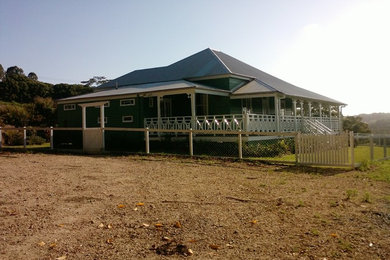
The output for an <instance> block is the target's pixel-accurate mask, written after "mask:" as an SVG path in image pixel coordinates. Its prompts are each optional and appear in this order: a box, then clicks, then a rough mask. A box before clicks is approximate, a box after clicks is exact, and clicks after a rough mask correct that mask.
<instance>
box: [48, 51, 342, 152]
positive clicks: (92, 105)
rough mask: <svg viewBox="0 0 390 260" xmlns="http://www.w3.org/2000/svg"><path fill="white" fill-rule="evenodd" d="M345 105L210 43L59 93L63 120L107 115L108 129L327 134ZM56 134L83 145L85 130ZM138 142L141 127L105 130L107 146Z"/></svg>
mask: <svg viewBox="0 0 390 260" xmlns="http://www.w3.org/2000/svg"><path fill="white" fill-rule="evenodd" d="M343 106H345V104H344V103H342V102H339V101H337V100H334V99H331V98H328V97H325V96H322V95H320V94H317V93H314V92H311V91H309V90H305V89H302V88H299V87H297V86H294V85H292V84H290V83H287V82H285V81H283V80H281V79H278V78H276V77H274V76H271V75H269V74H267V73H265V72H263V71H261V70H259V69H256V68H254V67H252V66H250V65H248V64H246V63H244V62H242V61H240V60H238V59H235V58H233V57H231V56H229V55H227V54H225V53H223V52H220V51H215V50H212V49H205V50H203V51H201V52H198V53H196V54H194V55H192V56H189V57H187V58H184V59H182V60H180V61H178V62H175V63H173V64H171V65H169V66H165V67H157V68H151V69H142V70H135V71H132V72H130V73H128V74H125V75H123V76H121V77H118V78H116V79H114V80H111V81H109V82H107V83H105V84H103V85H101V86H99V87H97V88H96V91H95V92H94V93H90V94H85V95H80V96H75V97H69V98H64V99H61V100H58V127H65V128H80V127H83V129H88V128H96V127H101V126H103V122H100V120H101V118H100V117H101V115H103V116H104V127H106V128H110V127H120V128H146V127H148V128H149V129H179V130H180V129H190V128H192V129H196V130H228V131H229V130H235V131H236V130H242V131H260V132H297V131H300V132H309V133H316V134H325V133H334V132H338V131H340V130H341V116H342V113H341V108H342V107H343ZM83 132H84V131H83ZM84 138H85V136H84ZM91 138H92V137H91ZM156 138H157V137H156ZM158 138H163V135H160V136H159V137H158ZM54 140H55V145H56V146H57V147H63V146H66V147H73V148H81V147H82V143H83V141H82V140H83V133H81V131H79V130H69V131H55V138H54ZM137 141H139V142H143V133H142V132H138V133H135V132H117V131H106V132H105V148H106V149H121V148H123V147H125V146H126V147H129V145H130V144H131V143H134V142H137Z"/></svg>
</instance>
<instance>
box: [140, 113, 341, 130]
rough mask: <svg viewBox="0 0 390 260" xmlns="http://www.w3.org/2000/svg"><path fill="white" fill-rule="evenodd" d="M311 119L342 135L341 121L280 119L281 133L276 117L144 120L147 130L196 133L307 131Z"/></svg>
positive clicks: (315, 118) (247, 116) (184, 117)
mask: <svg viewBox="0 0 390 260" xmlns="http://www.w3.org/2000/svg"><path fill="white" fill-rule="evenodd" d="M307 120H309V121H310V122H313V123H315V122H317V124H323V125H324V126H326V129H331V130H332V131H334V132H339V131H340V129H341V128H340V121H339V119H338V118H334V119H329V118H324V117H321V118H320V117H311V118H309V117H294V116H280V117H279V130H278V129H277V128H278V126H277V125H278V124H277V121H276V116H275V115H260V114H232V115H208V116H197V117H195V120H194V121H192V117H191V116H178V117H161V118H160V122H159V121H158V118H157V117H153V118H145V119H144V127H145V128H146V127H148V128H149V129H169V130H185V129H190V128H192V129H194V130H225V131H229V130H231V131H237V130H243V131H248V132H299V131H302V132H305V130H306V128H305V127H304V121H307ZM324 128H325V127H324Z"/></svg>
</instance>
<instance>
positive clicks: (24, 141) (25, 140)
mask: <svg viewBox="0 0 390 260" xmlns="http://www.w3.org/2000/svg"><path fill="white" fill-rule="evenodd" d="M26 146H27V130H26V127H25V126H24V127H23V147H24V149H26Z"/></svg>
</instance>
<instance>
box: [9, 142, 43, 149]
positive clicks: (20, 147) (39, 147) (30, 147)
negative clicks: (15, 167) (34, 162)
mask: <svg viewBox="0 0 390 260" xmlns="http://www.w3.org/2000/svg"><path fill="white" fill-rule="evenodd" d="M3 148H4V149H15V150H20V149H24V146H23V145H3ZM48 148H50V143H43V144H40V145H38V144H33V145H27V146H26V149H29V150H30V149H33V150H35V149H37V150H40V149H48Z"/></svg>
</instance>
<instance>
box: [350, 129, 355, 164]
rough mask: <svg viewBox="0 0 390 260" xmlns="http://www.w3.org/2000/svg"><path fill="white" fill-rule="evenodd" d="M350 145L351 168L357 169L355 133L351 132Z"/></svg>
mask: <svg viewBox="0 0 390 260" xmlns="http://www.w3.org/2000/svg"><path fill="white" fill-rule="evenodd" d="M349 145H350V148H351V166H352V168H355V150H354V149H355V137H354V134H353V131H351V132H349Z"/></svg>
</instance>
